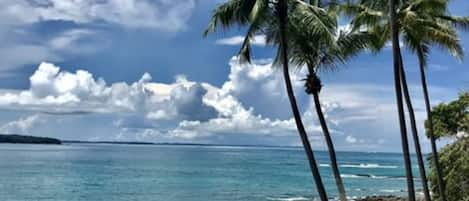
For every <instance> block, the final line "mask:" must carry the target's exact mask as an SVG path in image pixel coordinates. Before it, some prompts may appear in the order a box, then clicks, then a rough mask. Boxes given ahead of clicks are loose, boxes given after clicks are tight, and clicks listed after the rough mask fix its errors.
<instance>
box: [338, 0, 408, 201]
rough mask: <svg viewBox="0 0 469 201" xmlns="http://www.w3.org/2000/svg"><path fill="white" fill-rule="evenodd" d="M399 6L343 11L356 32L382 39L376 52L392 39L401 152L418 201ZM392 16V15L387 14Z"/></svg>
mask: <svg viewBox="0 0 469 201" xmlns="http://www.w3.org/2000/svg"><path fill="white" fill-rule="evenodd" d="M398 6H399V4H398V1H396V0H390V1H389V2H388V1H386V0H361V1H360V2H359V3H358V4H350V3H348V4H346V5H345V6H343V7H342V11H344V12H345V14H347V15H350V16H353V20H352V26H353V28H352V29H353V30H356V29H361V28H362V27H365V28H366V29H369V30H370V32H372V33H375V34H376V35H377V36H379V37H380V39H381V40H380V43H378V45H377V46H376V47H375V48H374V49H375V51H377V50H379V49H381V47H382V46H384V44H385V43H386V41H387V40H388V39H389V38H390V39H391V41H392V50H393V61H394V68H393V70H394V88H395V93H396V103H397V111H398V117H399V126H400V133H401V143H402V152H403V158H404V165H405V170H406V179H407V191H408V197H409V201H415V190H414V181H413V174H412V167H411V161H410V153H409V143H408V139H407V128H406V120H405V114H404V106H403V100H402V82H401V72H402V71H401V65H400V56H399V55H401V49H400V46H399V32H400V28H399V22H400V21H398V13H396V11H397V8H398ZM387 13H389V15H388V14H387Z"/></svg>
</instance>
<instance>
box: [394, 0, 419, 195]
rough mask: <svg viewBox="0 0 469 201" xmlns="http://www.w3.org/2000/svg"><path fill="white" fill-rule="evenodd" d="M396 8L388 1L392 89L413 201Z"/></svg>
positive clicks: (413, 192)
mask: <svg viewBox="0 0 469 201" xmlns="http://www.w3.org/2000/svg"><path fill="white" fill-rule="evenodd" d="M397 6H398V3H397V1H396V0H390V1H389V8H390V10H389V13H390V27H391V38H392V49H393V60H394V88H395V92H396V102H397V110H398V115H399V125H400V130H401V142H402V153H403V155H404V164H405V169H406V178H407V191H408V196H409V201H415V190H414V178H413V176H412V167H411V162H410V155H409V143H408V139H407V129H406V123H405V116H404V106H403V102H402V88H401V73H402V70H401V69H402V68H401V65H400V61H401V59H400V56H399V55H400V54H401V49H400V46H399V25H398V22H397V19H398V18H397V13H396V10H397Z"/></svg>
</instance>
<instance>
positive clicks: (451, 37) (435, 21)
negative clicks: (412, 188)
mask: <svg viewBox="0 0 469 201" xmlns="http://www.w3.org/2000/svg"><path fill="white" fill-rule="evenodd" d="M447 4H448V2H447V1H421V2H416V3H414V4H413V5H412V6H410V9H408V10H407V11H408V14H407V15H406V16H412V15H415V14H418V15H419V16H421V18H424V20H421V22H424V23H413V25H412V26H411V27H410V26H407V27H406V29H407V30H406V31H405V32H406V33H407V34H406V36H405V41H406V44H407V47H409V49H410V50H411V51H412V52H414V53H415V54H416V55H417V58H418V61H419V70H420V77H421V82H422V89H423V94H424V99H425V108H426V112H427V120H428V124H429V125H428V131H427V136H429V137H430V141H431V146H432V157H433V161H435V169H436V174H437V182H438V183H437V184H438V185H437V186H438V190H439V196H440V198H441V200H442V201H446V195H445V187H444V186H445V184H444V181H443V174H442V171H441V167H440V164H439V157H438V150H437V147H436V142H435V141H436V140H435V136H434V134H433V120H432V116H431V105H430V99H429V95H428V88H427V82H426V77H425V66H426V63H427V58H428V55H429V52H430V45H432V44H436V45H438V46H439V47H440V48H442V49H446V50H448V51H449V52H450V53H451V54H452V55H453V56H454V57H456V58H457V59H460V60H461V59H462V58H463V57H464V51H463V48H462V46H461V44H460V42H459V37H458V35H457V33H456V30H454V29H453V27H461V28H465V29H469V18H467V17H458V16H452V15H450V14H449V12H448V11H447V8H448V5H447ZM408 21H411V22H412V21H413V20H408ZM414 22H415V21H414ZM409 24H410V23H409ZM451 25H453V26H451ZM416 27H419V28H417V29H416ZM422 33H423V34H422ZM404 76H405V75H404ZM404 79H405V77H404ZM407 96H408V95H407ZM413 129H416V128H413ZM419 163H423V162H421V161H419ZM421 174H422V171H421ZM424 181H426V180H424ZM424 184H426V182H425V183H424ZM426 196H427V195H426Z"/></svg>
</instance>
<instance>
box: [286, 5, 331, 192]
mask: <svg viewBox="0 0 469 201" xmlns="http://www.w3.org/2000/svg"><path fill="white" fill-rule="evenodd" d="M286 1H287V0H279V1H278V3H277V16H278V20H279V35H280V45H279V47H280V55H281V57H282V63H283V77H284V79H285V86H286V88H287V93H288V98H289V100H290V104H291V108H292V111H293V115H294V117H295V122H296V127H297V128H298V131H299V132H300V136H301V141H302V143H303V146H304V148H305V151H306V152H307V153H310V154H307V155H308V159H309V161H313V162H310V168H311V170H312V172H313V176H314V179H315V181H317V182H318V181H319V182H320V183H321V185H317V184H318V183H317V182H316V185H317V190H318V192H319V195H320V198H321V200H322V201H326V200H328V198H327V194H326V190H325V189H324V186H323V184H322V181H321V176H320V175H319V169H318V166H317V164H316V163H315V159H314V154H313V151H312V148H311V144H310V143H309V140H308V135H307V134H306V129H305V128H304V125H303V122H302V120H301V115H300V112H299V110H298V106H297V104H296V99H295V95H294V92H293V87H292V83H291V80H290V74H289V70H290V69H289V67H288V64H289V61H288V43H287V37H286V32H287V28H286V25H287V23H288V21H287V20H288V4H287V2H286Z"/></svg>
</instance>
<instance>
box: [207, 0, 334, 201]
mask: <svg viewBox="0 0 469 201" xmlns="http://www.w3.org/2000/svg"><path fill="white" fill-rule="evenodd" d="M299 19H301V20H299ZM334 20H335V19H331V17H330V16H329V15H327V13H326V12H325V10H323V9H320V8H318V7H315V6H311V5H307V4H305V3H304V2H302V1H300V0H278V1H276V2H270V1H267V0H231V1H228V2H227V3H225V4H223V5H221V6H219V7H218V8H217V9H216V10H215V11H214V14H213V16H212V20H211V22H210V24H209V27H208V28H207V30H206V32H205V34H207V33H209V32H213V31H215V29H216V28H217V27H218V26H219V24H220V25H221V26H222V27H225V28H226V27H230V26H232V25H236V24H237V25H248V26H249V27H248V32H247V34H246V37H245V40H244V42H243V44H242V46H241V50H240V52H239V54H240V56H241V59H242V61H247V62H250V60H251V59H250V55H251V48H250V40H251V38H252V37H253V36H254V35H255V34H259V33H266V32H268V33H270V34H269V41H270V43H272V44H273V45H276V46H277V47H278V51H277V57H276V63H281V64H282V66H283V75H284V79H285V85H286V89H287V94H288V98H289V100H290V104H291V109H292V112H293V116H294V118H295V122H296V126H297V129H298V132H299V135H300V138H301V141H302V143H303V147H304V149H305V152H306V155H307V158H308V161H309V165H310V169H311V173H312V175H313V178H314V181H315V183H316V189H317V191H318V193H319V197H320V199H321V200H322V201H327V200H328V198H327V193H326V190H325V188H324V185H323V183H322V179H321V176H320V174H319V169H318V166H317V163H316V160H315V157H314V153H313V151H312V148H311V144H310V141H309V139H308V135H307V133H306V129H305V127H304V125H303V122H302V119H301V114H300V112H299V109H298V106H297V103H296V98H295V95H294V91H293V87H292V83H291V79H290V74H289V62H290V61H289V56H288V55H289V53H290V52H291V51H290V49H289V44H290V41H291V39H292V38H294V37H291V36H289V34H291V33H294V31H292V30H294V29H292V28H294V27H295V26H296V25H297V24H299V23H304V25H302V27H306V28H307V30H308V31H310V32H309V33H314V34H317V35H318V36H321V37H319V38H318V41H322V40H323V39H324V40H326V41H327V40H330V39H331V38H333V35H328V34H330V33H334V32H335V25H336V23H334Z"/></svg>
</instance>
